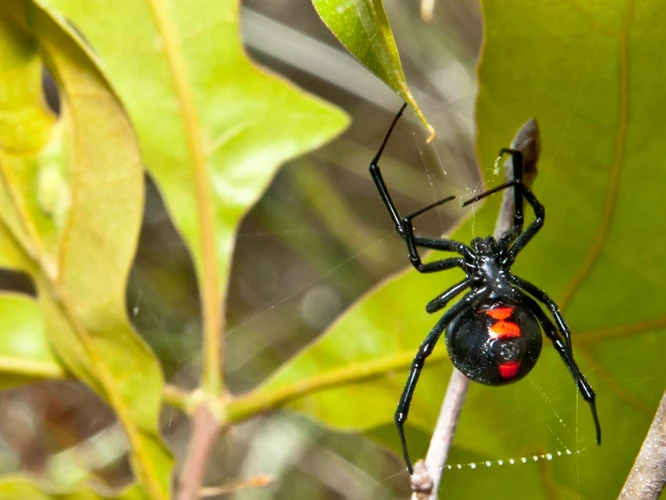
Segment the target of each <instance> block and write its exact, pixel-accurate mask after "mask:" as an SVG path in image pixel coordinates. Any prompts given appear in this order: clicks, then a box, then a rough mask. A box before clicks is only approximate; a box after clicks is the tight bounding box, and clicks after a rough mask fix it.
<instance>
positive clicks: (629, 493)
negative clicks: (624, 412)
mask: <svg viewBox="0 0 666 500" xmlns="http://www.w3.org/2000/svg"><path fill="white" fill-rule="evenodd" d="M664 485H666V392H664V395H663V396H662V398H661V403H659V408H658V409H657V413H656V414H655V416H654V419H653V420H652V425H650V430H649V431H648V434H647V436H646V437H645V441H643V446H641V451H640V452H639V453H638V456H637V457H636V461H635V462H634V466H633V467H632V469H631V472H630V473H629V477H627V481H626V482H625V483H624V487H623V488H622V491H621V492H620V496H619V497H618V498H619V500H630V499H631V500H656V499H657V498H659V495H660V494H661V492H662V490H663V489H664Z"/></svg>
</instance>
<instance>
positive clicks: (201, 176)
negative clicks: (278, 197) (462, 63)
mask: <svg viewBox="0 0 666 500" xmlns="http://www.w3.org/2000/svg"><path fill="white" fill-rule="evenodd" d="M40 3H42V4H44V5H49V6H52V7H53V8H55V9H57V10H58V11H59V12H62V13H63V14H64V15H65V16H67V18H68V19H70V20H71V21H72V22H73V23H74V25H76V27H77V28H78V29H79V30H80V31H81V32H82V33H83V35H84V36H85V37H86V39H87V40H88V41H89V42H90V43H91V45H92V46H93V47H94V49H95V51H96V52H97V53H98V54H99V55H100V58H101V59H102V60H103V61H104V65H105V67H106V68H107V69H108V74H109V78H110V79H111V82H112V83H113V85H114V87H115V89H116V90H117V91H118V93H119V95H120V97H121V99H122V101H123V103H124V104H125V106H126V107H127V110H128V112H129V114H130V116H131V118H132V121H133V124H134V126H135V127H136V130H137V133H138V135H139V140H140V143H141V150H142V153H143V157H144V160H145V163H146V166H147V168H148V169H149V170H150V172H151V174H152V175H153V177H154V178H155V181H156V182H157V185H158V187H159V189H160V191H161V193H162V195H163V196H164V198H165V202H166V205H167V208H168V209H169V212H170V215H171V217H172V218H173V220H174V222H175V224H176V226H177V227H178V229H179V230H180V232H181V234H182V236H183V237H184V239H185V241H186V243H187V245H188V247H189V248H190V250H191V252H192V256H193V259H194V262H195V267H196V271H197V274H198V276H199V283H200V288H201V295H202V300H203V302H204V320H205V321H206V325H205V330H206V333H207V335H208V336H209V338H211V339H212V337H213V336H214V335H215V336H217V335H219V330H220V324H219V322H220V318H221V317H222V311H221V304H222V303H223V300H224V294H225V292H226V282H227V279H228V276H229V265H230V261H231V252H232V248H233V242H234V236H235V231H236V227H237V225H238V223H239V221H240V219H241V217H242V216H243V214H244V213H245V211H246V210H247V209H248V208H249V207H250V206H251V205H252V204H253V203H255V202H256V200H257V199H258V197H259V196H260V194H261V193H262V192H263V191H264V189H265V188H266V187H267V185H268V183H269V182H270V180H271V179H272V177H273V175H274V174H275V172H276V170H277V168H278V166H279V164H280V163H282V162H284V161H285V160H287V159H288V158H291V157H293V156H295V155H298V154H301V153H303V152H305V151H307V150H309V149H312V148H315V147H317V146H319V145H321V144H323V143H324V142H326V141H327V140H328V139H329V138H331V137H332V136H333V135H334V134H336V133H338V132H339V131H340V130H341V129H342V128H343V126H344V125H345V123H346V118H345V117H344V115H343V114H342V113H341V112H339V111H337V110H335V109H334V108H332V107H331V106H330V105H327V104H325V103H324V102H322V101H320V100H318V99H316V98H314V97H312V96H309V95H306V94H304V93H303V92H301V91H299V90H297V89H296V88H295V87H294V86H292V85H290V84H289V83H287V82H285V81H283V80H281V79H279V78H277V77H275V76H272V75H269V74H267V73H265V72H263V71H261V70H259V69H258V68H257V67H256V66H255V65H253V64H252V63H251V62H250V61H249V59H248V58H247V56H246V55H245V53H244V51H243V49H242V45H241V40H240V33H239V28H238V8H239V7H238V3H237V2H235V1H232V0H225V1H222V2H219V1H212V0H196V1H190V2H174V1H166V0H141V1H136V0H122V1H118V2H114V5H113V8H112V9H101V8H99V5H97V4H95V3H90V2H80V1H78V0H41V2H40ZM119 26H122V30H121V31H118V27H119ZM114 33H115V35H114ZM130 54H131V57H128V55H130ZM137 75H141V77H140V79H138V78H137ZM217 347H218V346H215V345H212V344H211V345H208V346H207V347H206V355H207V356H209V357H207V358H206V359H207V360H210V361H211V366H212V365H213V364H214V363H215V359H212V358H215V357H216V356H218V354H217V350H218V349H217ZM205 377H206V381H205V385H206V387H207V388H208V389H210V391H211V392H213V393H218V392H219V390H220V374H219V373H210V372H209V373H206V374H205Z"/></svg>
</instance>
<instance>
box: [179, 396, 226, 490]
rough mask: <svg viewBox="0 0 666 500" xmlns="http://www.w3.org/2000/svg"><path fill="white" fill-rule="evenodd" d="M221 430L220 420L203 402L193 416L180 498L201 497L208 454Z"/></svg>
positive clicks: (182, 474) (182, 473)
mask: <svg viewBox="0 0 666 500" xmlns="http://www.w3.org/2000/svg"><path fill="white" fill-rule="evenodd" d="M219 432H220V422H219V421H218V419H217V418H216V417H215V415H214V414H213V412H212V411H211V409H210V407H209V406H208V403H207V402H205V401H204V402H201V404H199V406H198V407H197V409H196V411H195V412H194V416H193V417H192V438H191V440H190V447H189V450H188V452H187V458H186V459H185V464H184V465H183V470H182V472H181V475H180V481H179V482H180V485H179V486H180V487H179V489H178V497H177V498H178V500H195V499H197V498H199V487H200V485H201V480H202V478H203V474H204V471H205V470H206V462H207V461H208V456H209V455H210V452H211V450H212V448H213V445H214V444H215V440H216V438H217V435H218V434H219Z"/></svg>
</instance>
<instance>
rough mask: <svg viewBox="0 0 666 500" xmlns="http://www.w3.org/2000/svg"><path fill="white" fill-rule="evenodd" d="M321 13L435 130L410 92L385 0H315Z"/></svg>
mask: <svg viewBox="0 0 666 500" xmlns="http://www.w3.org/2000/svg"><path fill="white" fill-rule="evenodd" d="M312 4H313V5H314V7H315V9H316V10H317V13H318V14H319V16H320V17H321V19H322V21H324V23H326V26H328V29H330V30H331V32H332V33H333V34H334V35H335V36H336V38H337V39H338V40H340V43H341V44H342V45H344V46H345V48H346V49H347V50H348V51H349V52H350V53H351V54H352V55H353V56H354V57H356V59H358V60H359V61H361V63H363V64H364V65H365V67H366V68H368V69H369V70H370V71H372V72H373V73H374V74H375V75H377V76H378V77H379V78H380V79H381V80H382V81H383V82H384V83H386V85H388V86H389V87H391V88H392V89H393V90H395V91H396V92H397V93H398V95H399V96H400V97H401V98H402V100H403V101H405V102H407V103H409V105H410V106H411V107H412V108H413V109H414V112H415V113H416V116H418V117H419V119H420V120H421V121H422V122H423V125H425V127H426V128H427V129H428V133H429V134H430V138H432V137H434V135H435V130H434V129H433V128H432V127H431V126H430V124H429V123H428V121H427V120H426V118H425V116H424V115H423V112H422V111H421V108H419V105H418V104H417V103H416V101H415V100H414V96H412V93H411V92H410V91H409V87H408V86H407V81H406V80H405V74H404V73H403V71H402V64H401V63H400V54H399V53H398V47H397V46H396V44H395V39H394V38H393V32H392V31H391V25H390V23H389V20H388V17H386V12H385V11H384V3H383V2H382V0H350V1H347V2H340V1H339V0H312Z"/></svg>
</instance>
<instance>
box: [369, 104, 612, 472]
mask: <svg viewBox="0 0 666 500" xmlns="http://www.w3.org/2000/svg"><path fill="white" fill-rule="evenodd" d="M405 107H406V104H405V105H403V106H402V108H400V111H399V112H398V114H397V115H396V116H395V118H394V119H393V122H392V123H391V126H390V127H389V129H388V132H387V133H386V136H385V137H384V140H383V141H382V144H381V146H380V147H379V150H378V151H377V154H376V155H375V157H374V158H373V159H372V162H371V163H370V175H371V176H372V179H373V180H374V181H375V184H376V185H377V190H378V191H379V195H380V196H381V199H382V201H383V202H384V205H385V206H386V210H388V213H389V215H390V216H391V219H392V220H393V224H394V225H395V229H396V231H397V232H398V234H399V235H400V236H401V237H402V239H404V240H405V243H407V250H408V254H409V261H410V262H411V263H412V265H413V266H414V267H415V268H416V270H417V271H418V272H420V273H434V272H438V271H444V270H447V269H452V268H454V267H459V268H461V269H462V270H463V271H464V272H465V274H466V277H465V279H464V280H462V281H461V282H459V283H457V284H455V285H453V286H452V287H451V288H449V289H448V290H446V291H444V292H442V293H441V294H440V295H439V296H437V297H435V298H434V299H432V300H431V301H430V302H429V303H428V304H427V305H426V311H427V312H428V313H434V312H437V311H440V310H442V309H444V308H445V307H446V306H447V304H448V303H449V302H450V301H451V300H452V299H454V298H455V297H456V296H457V295H459V294H460V293H461V292H462V291H463V290H466V289H468V288H469V289H470V291H469V292H467V294H465V295H464V296H463V297H462V299H460V300H459V301H458V302H456V303H455V304H454V305H452V306H451V307H450V308H449V310H448V311H446V312H445V313H444V315H443V316H442V317H441V318H440V320H439V321H438V322H437V323H436V324H435V326H434V328H433V329H432V330H431V331H430V333H429V334H428V336H427V337H426V338H425V340H424V341H423V343H422V344H421V347H419V350H418V352H417V354H416V356H415V358H414V361H413V362H412V367H411V371H410V373H409V378H408V379H407V383H406V385H405V388H404V390H403V392H402V396H401V397H400V402H399V403H398V408H397V410H396V412H395V423H396V425H397V426H398V433H399V434H400V442H401V444H402V452H403V455H404V458H405V463H406V464H407V470H408V471H409V473H410V474H412V473H413V468H412V463H411V461H410V460H409V453H408V451H407V442H406V439H405V432H404V424H405V421H406V420H407V415H408V413H409V405H410V403H411V401H412V396H413V394H414V389H415V388H416V383H417V382H418V379H419V375H420V374H421V370H422V369H423V365H424V363H425V359H426V358H427V357H428V356H429V355H430V354H431V353H432V351H433V349H434V347H435V344H436V343H437V340H438V339H439V337H440V335H441V334H442V332H443V331H445V330H446V336H445V338H446V347H447V350H448V352H449V356H450V357H451V361H452V362H453V364H454V366H455V367H456V368H457V369H458V370H460V371H461V372H462V373H463V374H465V375H466V376H467V377H468V378H470V379H472V380H474V381H476V382H480V383H482V384H487V385H504V384H509V383H511V382H515V381H517V380H520V379H521V378H523V377H524V376H525V375H527V374H528V373H529V371H530V370H531V369H532V368H533V367H534V365H535V364H536V362H537V360H538V358H539V354H540V352H541V329H543V331H544V332H545V334H546V337H548V338H549V339H550V340H551V342H552V343H553V346H554V347H555V350H556V351H557V352H558V354H559V355H560V357H561V358H562V361H563V362H564V364H565V365H566V366H567V368H568V369H569V372H570V373H571V375H572V376H573V378H574V381H575V382H576V384H577V386H578V390H579V391H580V394H581V396H582V397H583V399H584V400H585V401H587V402H588V403H589V404H590V409H591V411H592V418H593V419H594V425H595V427H596V434H597V436H596V437H597V443H598V444H601V426H600V425H599V418H598V416H597V406H596V403H595V394H594V391H593V390H592V387H590V384H589V383H588V382H587V380H586V379H585V376H584V375H583V374H582V373H581V371H580V369H579V368H578V365H577V364H576V362H575V361H574V357H573V352H572V349H571V330H570V329H569V327H568V325H567V323H566V322H565V321H564V318H563V317H562V315H561V313H560V310H559V307H558V306H557V304H556V303H555V301H553V299H551V298H550V297H549V296H548V295H547V294H546V293H545V292H544V291H543V290H541V289H540V288H538V287H537V286H535V285H533V284H532V283H530V282H528V281H525V280H524V279H522V278H519V277H518V276H515V275H514V274H513V273H511V266H512V265H513V263H514V261H515V259H516V256H517V255H518V253H519V252H520V251H521V250H522V249H523V248H524V247H525V245H527V243H529V241H530V240H531V239H532V238H533V237H534V235H535V234H536V233H537V232H538V231H539V229H541V226H543V222H544V218H545V209H544V207H543V205H541V203H539V201H538V200H537V198H536V196H534V194H533V193H532V191H530V189H529V188H528V187H527V186H526V185H525V184H524V183H523V180H522V178H523V175H522V173H523V155H522V153H521V152H520V151H519V150H515V149H507V148H504V149H502V150H500V152H499V157H498V161H499V160H500V159H501V158H502V156H503V155H504V154H505V153H506V154H509V155H511V157H512V160H513V165H514V179H513V180H511V181H509V182H506V183H504V184H502V185H500V186H497V187H495V188H493V189H490V190H489V191H486V192H484V193H482V194H479V195H477V196H475V197H474V198H472V199H470V200H467V201H466V202H464V203H463V204H462V205H463V206H466V205H469V204H470V203H474V202H476V201H479V200H480V199H482V198H485V197H486V196H489V195H491V194H493V193H497V192H498V191H501V190H504V189H506V188H508V187H514V191H515V193H514V197H515V204H514V205H515V209H514V217H513V227H512V228H511V230H509V231H508V232H507V233H506V234H505V235H504V236H502V237H501V238H500V239H499V240H496V239H495V238H494V237H492V236H489V237H487V238H474V239H473V240H472V242H471V244H470V245H469V246H468V245H466V244H464V243H460V242H458V241H454V240H450V239H448V238H424V237H422V236H417V235H415V234H414V227H413V224H412V220H413V219H414V218H415V217H417V216H418V215H421V214H423V213H424V212H427V211H428V210H431V209H432V208H434V207H436V206H438V205H441V204H443V203H446V202H447V201H451V200H453V199H454V198H455V197H454V196H449V197H447V198H444V199H442V200H439V201H436V202H435V203H431V204H430V205H427V206H425V207H423V208H421V209H420V210H417V211H415V212H412V213H410V214H409V215H406V216H404V217H401V216H400V215H399V214H398V210H397V209H396V207H395V205H394V203H393V200H392V199H391V196H390V195H389V192H388V188H387V187H386V183H385V182H384V179H383V178H382V174H381V172H380V170H379V164H378V162H379V158H380V157H381V155H382V152H383V151H384V148H385V146H386V143H387V142H388V140H389V137H390V136H391V133H392V132H393V128H394V127H395V124H396V123H397V122H398V119H399V118H400V116H401V115H402V112H403V111H404V109H405ZM523 197H524V198H525V199H526V200H527V202H528V203H529V204H530V206H531V207H532V209H533V210H534V215H535V219H534V221H533V222H532V223H531V224H530V225H529V226H528V227H527V229H525V230H524V231H523V221H524V220H523V212H522V206H523V204H522V198H523ZM417 247H421V248H428V249H431V250H439V251H446V252H456V253H458V254H460V255H461V257H449V258H445V259H440V260H435V261H433V262H428V263H426V264H424V263H423V262H422V261H421V257H420V255H419V253H418V250H417ZM535 299H536V300H535ZM537 300H538V301H539V302H541V303H542V304H544V305H545V306H546V308H547V309H548V311H550V314H551V315H552V317H553V319H554V320H555V323H553V321H551V319H550V318H549V317H548V316H547V315H546V313H545V312H544V311H543V309H541V306H540V305H539V304H538V303H537V302H536V301H537Z"/></svg>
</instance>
